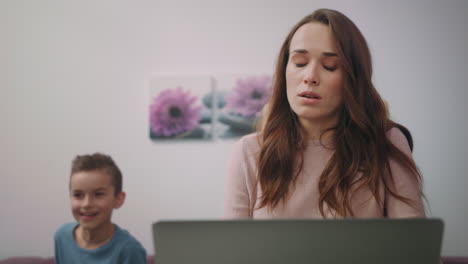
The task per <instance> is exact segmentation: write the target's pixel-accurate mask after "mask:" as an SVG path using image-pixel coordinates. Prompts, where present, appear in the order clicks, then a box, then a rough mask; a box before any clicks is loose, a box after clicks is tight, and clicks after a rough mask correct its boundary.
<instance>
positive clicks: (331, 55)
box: [322, 52, 338, 57]
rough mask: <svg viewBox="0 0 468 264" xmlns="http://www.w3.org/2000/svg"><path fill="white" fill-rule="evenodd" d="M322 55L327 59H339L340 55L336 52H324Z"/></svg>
mask: <svg viewBox="0 0 468 264" xmlns="http://www.w3.org/2000/svg"><path fill="white" fill-rule="evenodd" d="M322 55H323V56H325V57H338V54H336V53H334V52H323V53H322Z"/></svg>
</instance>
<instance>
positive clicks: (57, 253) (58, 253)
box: [54, 233, 61, 264]
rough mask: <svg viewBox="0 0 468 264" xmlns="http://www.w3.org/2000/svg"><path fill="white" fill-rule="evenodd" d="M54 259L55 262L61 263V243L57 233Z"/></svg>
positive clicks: (55, 235)
mask: <svg viewBox="0 0 468 264" xmlns="http://www.w3.org/2000/svg"><path fill="white" fill-rule="evenodd" d="M54 260H55V262H54V263H55V264H60V263H61V261H60V250H59V243H58V238H57V233H55V234H54Z"/></svg>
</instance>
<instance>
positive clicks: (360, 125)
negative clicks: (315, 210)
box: [257, 9, 422, 217]
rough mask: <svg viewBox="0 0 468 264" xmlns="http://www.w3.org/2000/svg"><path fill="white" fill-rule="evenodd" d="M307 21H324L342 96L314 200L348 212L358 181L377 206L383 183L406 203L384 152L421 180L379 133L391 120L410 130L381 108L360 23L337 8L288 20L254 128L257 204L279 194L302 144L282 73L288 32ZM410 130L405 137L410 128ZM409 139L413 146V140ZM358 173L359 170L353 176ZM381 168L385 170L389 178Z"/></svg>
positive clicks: (296, 169)
mask: <svg viewBox="0 0 468 264" xmlns="http://www.w3.org/2000/svg"><path fill="white" fill-rule="evenodd" d="M311 22H318V23H322V24H325V25H328V26H329V27H330V29H331V32H332V34H333V35H334V37H335V40H336V47H337V52H338V56H339V58H340V59H341V62H342V64H341V65H342V66H341V67H343V70H344V74H345V82H344V87H343V98H344V103H343V105H342V106H341V109H340V113H339V120H338V123H337V124H336V126H335V127H332V128H330V129H328V130H327V131H333V132H334V133H333V135H334V146H335V151H334V154H333V155H332V157H331V158H330V160H329V161H328V163H327V165H326V167H325V169H324V170H323V172H322V174H321V176H320V180H319V188H318V189H319V192H320V198H319V205H318V206H319V209H320V212H321V214H322V216H325V212H324V211H325V207H324V205H325V204H326V205H327V207H328V208H329V209H330V210H332V211H334V212H336V214H338V215H341V216H351V217H352V216H353V215H354V214H353V210H352V205H351V204H350V200H349V199H348V198H349V197H350V194H351V193H350V191H351V187H353V190H356V188H354V187H355V186H354V184H358V185H357V188H361V187H368V188H369V189H370V190H371V192H372V194H373V196H374V197H375V199H376V200H377V202H378V203H379V205H381V206H382V208H384V201H382V196H381V195H379V193H380V189H381V186H382V184H383V186H384V190H385V191H386V192H388V193H389V194H390V195H392V196H394V197H396V198H397V199H399V200H401V201H404V202H405V203H407V204H410V205H411V204H412V201H411V200H410V199H408V198H406V197H403V196H401V195H399V194H398V193H396V191H395V189H394V188H392V184H393V175H392V171H391V169H390V165H389V160H390V158H393V159H394V160H395V161H396V162H398V163H400V164H401V165H402V166H404V168H406V169H407V170H409V171H410V172H411V175H412V176H413V177H415V179H416V180H417V181H418V182H419V183H420V184H421V181H422V179H421V175H420V173H419V171H418V169H417V167H416V165H415V163H414V161H413V160H412V159H411V158H409V157H408V156H407V155H406V154H404V153H403V152H402V151H401V150H399V149H398V148H397V147H395V146H394V145H393V144H392V143H391V142H390V140H389V139H388V138H387V136H386V132H387V131H388V130H389V129H390V128H392V127H398V128H400V129H401V130H402V131H406V132H408V134H409V131H408V130H407V129H406V128H405V127H403V126H402V125H400V124H397V123H394V122H392V121H391V120H390V119H389V117H388V115H387V112H386V109H385V105H384V102H383V100H382V98H381V97H380V95H379V94H378V92H377V90H376V89H375V87H374V85H373V84H372V81H371V76H372V63H371V55H370V52H369V48H368V46H367V43H366V40H365V39H364V37H363V35H362V34H361V32H360V31H359V29H358V28H357V27H356V25H355V24H354V23H353V22H352V21H351V20H350V19H348V18H347V17H346V16H345V15H343V14H341V13H340V12H337V11H334V10H329V9H319V10H317V11H315V12H314V13H312V14H311V15H309V16H306V17H305V18H303V19H302V20H301V21H299V23H297V24H296V25H295V26H294V27H293V29H292V30H291V32H290V33H289V35H288V36H287V38H286V40H285V41H284V43H283V45H282V47H281V50H280V53H279V57H278V61H277V65H276V72H275V75H274V80H273V96H272V98H271V100H270V102H269V103H268V111H266V112H267V114H266V116H265V117H264V118H265V119H264V120H263V122H262V128H261V131H259V133H258V137H259V143H260V152H259V155H258V160H257V162H258V182H259V184H260V186H261V189H262V193H263V195H262V197H261V199H260V202H259V204H258V208H262V207H267V208H268V209H272V208H274V207H276V206H277V205H278V203H280V202H281V201H284V199H286V197H287V195H288V194H289V191H290V190H291V189H292V187H293V185H294V182H295V179H296V177H297V175H298V174H299V173H300V171H301V169H302V165H303V156H302V153H303V151H304V149H305V147H306V144H305V142H306V140H305V132H304V131H303V129H302V127H301V125H300V123H299V120H298V117H297V115H296V114H295V113H294V112H293V111H292V109H291V107H290V105H289V102H288V99H287V96H286V75H285V72H286V66H287V64H288V60H289V48H290V42H291V39H292V37H293V36H294V33H295V32H296V31H297V30H298V29H299V28H300V27H301V26H302V25H304V24H307V23H311ZM325 132H326V131H325ZM325 132H323V133H325ZM322 135H323V134H322ZM405 135H406V134H405ZM409 136H410V138H409V139H411V134H409ZM409 143H410V144H411V147H412V140H411V142H409ZM359 172H361V173H362V177H361V178H359V179H356V178H355V177H356V175H358V173H359ZM384 175H389V177H388V180H386V176H384ZM421 195H422V193H421Z"/></svg>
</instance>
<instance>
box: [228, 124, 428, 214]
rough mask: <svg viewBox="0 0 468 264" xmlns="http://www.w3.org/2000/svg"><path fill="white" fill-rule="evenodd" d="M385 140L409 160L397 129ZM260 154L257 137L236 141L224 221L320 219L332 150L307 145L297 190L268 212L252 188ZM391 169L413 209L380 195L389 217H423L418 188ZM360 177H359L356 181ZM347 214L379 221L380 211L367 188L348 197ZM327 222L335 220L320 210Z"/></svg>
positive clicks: (312, 143) (399, 170) (394, 167)
mask: <svg viewBox="0 0 468 264" xmlns="http://www.w3.org/2000/svg"><path fill="white" fill-rule="evenodd" d="M387 136H388V137H389V138H390V140H391V142H392V143H393V144H394V145H395V146H396V147H398V148H399V149H400V150H402V151H403V152H404V153H406V154H407V155H408V156H410V157H411V151H410V148H409V146H408V142H407V141H406V138H405V136H404V135H403V134H402V133H401V132H400V130H399V129H397V128H393V129H391V130H390V131H389V132H388V133H387ZM258 151H259V145H258V142H257V138H256V134H250V135H247V136H244V137H243V138H241V139H240V140H239V141H238V142H237V143H236V145H235V148H234V153H233V155H232V158H231V161H230V164H229V170H228V175H227V181H226V189H225V201H224V212H223V215H224V218H227V219H233V218H258V219H273V218H274V219H280V218H323V217H322V215H321V214H320V211H319V207H318V201H319V192H318V180H319V177H320V174H321V173H322V170H323V169H324V167H325V165H326V163H327V161H328V160H329V159H330V157H331V155H332V154H333V150H331V149H328V148H325V147H323V146H322V145H321V144H319V142H318V141H310V142H309V143H308V145H307V148H306V151H305V153H304V165H303V169H302V171H301V173H300V174H299V175H298V178H297V180H296V184H295V186H294V188H293V189H292V191H290V193H289V196H288V197H287V199H286V200H285V202H284V203H283V202H280V203H279V205H278V206H277V207H276V208H274V209H273V210H270V211H269V210H268V209H267V208H261V209H256V207H257V205H258V201H259V198H260V197H261V195H262V191H261V188H260V187H259V186H257V184H256V182H257V167H256V156H257V152H258ZM390 167H391V170H392V172H393V177H394V179H395V185H394V189H395V190H396V191H397V193H398V194H400V195H402V196H404V197H407V198H410V199H412V200H414V201H416V204H415V206H414V207H412V206H409V205H407V204H405V203H404V202H401V201H399V200H397V199H396V198H394V197H392V196H391V195H390V194H389V193H386V192H385V191H384V189H383V186H382V189H381V192H380V193H381V194H382V196H381V198H383V199H382V200H384V201H385V206H386V208H387V215H388V217H424V215H425V214H424V205H423V202H422V199H421V196H420V193H421V192H420V186H419V184H418V182H416V180H412V178H411V177H409V176H410V175H409V172H408V171H407V170H406V169H404V168H403V167H402V166H401V165H400V164H398V163H397V162H395V161H394V160H390ZM358 177H359V175H358ZM351 201H352V208H353V212H354V215H355V217H357V218H382V217H384V212H383V208H382V206H381V205H379V204H378V203H377V201H376V200H375V198H374V197H373V196H372V193H371V192H370V190H369V189H367V188H360V189H358V190H357V191H354V192H353V194H352V195H351ZM325 212H326V217H327V218H335V217H336V218H340V216H335V214H334V213H333V212H331V210H329V209H327V207H326V205H325Z"/></svg>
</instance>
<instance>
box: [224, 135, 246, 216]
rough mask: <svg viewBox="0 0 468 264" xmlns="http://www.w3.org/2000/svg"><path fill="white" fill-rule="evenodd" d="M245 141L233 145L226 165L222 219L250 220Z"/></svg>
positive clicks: (241, 140)
mask: <svg viewBox="0 0 468 264" xmlns="http://www.w3.org/2000/svg"><path fill="white" fill-rule="evenodd" d="M245 144H246V139H245V137H244V138H241V139H240V140H239V141H238V142H236V144H235V145H234V150H233V152H232V154H231V158H230V161H229V165H228V171H227V177H226V183H225V190H224V208H223V218H225V219H239V218H252V210H251V208H250V207H251V206H250V204H251V198H250V192H249V186H248V183H249V178H248V177H252V176H253V175H249V174H251V173H249V170H248V169H247V160H248V159H249V157H248V154H247V152H246V146H245Z"/></svg>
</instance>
